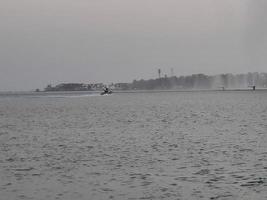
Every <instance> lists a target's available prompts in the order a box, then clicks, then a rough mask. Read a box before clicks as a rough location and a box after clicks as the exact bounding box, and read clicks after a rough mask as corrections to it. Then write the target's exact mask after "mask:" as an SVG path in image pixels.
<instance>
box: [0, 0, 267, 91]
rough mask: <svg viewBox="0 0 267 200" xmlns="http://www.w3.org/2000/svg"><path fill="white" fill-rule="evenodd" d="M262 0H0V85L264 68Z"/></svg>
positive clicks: (266, 20) (266, 6)
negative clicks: (172, 72) (161, 72)
mask: <svg viewBox="0 0 267 200" xmlns="http://www.w3.org/2000/svg"><path fill="white" fill-rule="evenodd" d="M266 10H267V1H266V0H223V1H222V0H45V1H44V0H0V29H1V31H0V70H1V73H0V90H2V91H4V90H22V89H23V90H30V89H34V88H43V87H44V86H46V84H48V83H52V84H57V83H60V82H85V83H89V82H104V83H110V82H131V81H132V80H133V79H140V78H144V79H148V78H155V77H156V76H157V69H158V68H161V69H162V71H163V74H165V73H166V74H170V69H171V68H173V69H174V73H175V75H177V76H179V75H187V74H192V73H206V74H217V73H228V72H229V73H246V72H249V71H259V72H266V71H267V70H266V69H267V68H266V63H267V25H266V24H267V12H266Z"/></svg>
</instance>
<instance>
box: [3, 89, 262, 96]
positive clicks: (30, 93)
mask: <svg viewBox="0 0 267 200" xmlns="http://www.w3.org/2000/svg"><path fill="white" fill-rule="evenodd" d="M167 92H172V93H189V92H267V88H258V89H257V88H256V90H253V89H225V90H222V89H202V90H200V89H198V90H113V93H114V94H127V93H128V94H134V93H167ZM100 93H101V91H40V92H36V91H20V92H19V91H14V92H12V91H9V92H0V95H1V96H4V95H13V96H17V95H38V94H40V95H50V94H100Z"/></svg>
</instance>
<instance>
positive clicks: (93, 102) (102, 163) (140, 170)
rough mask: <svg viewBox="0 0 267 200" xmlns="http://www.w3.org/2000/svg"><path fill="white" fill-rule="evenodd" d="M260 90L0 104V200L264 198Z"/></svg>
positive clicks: (264, 111) (266, 112)
mask: <svg viewBox="0 0 267 200" xmlns="http://www.w3.org/2000/svg"><path fill="white" fill-rule="evenodd" d="M266 134H267V93H266V92H252V91H249V92H203V93H200V92H187V93H186V92H184V93H182V92H181V93H153V94H114V95H111V96H90V95H89V96H81V97H78V98H51V97H50V98H49V97H46V96H41V98H31V96H30V97H29V96H23V95H22V96H21V97H20V98H18V96H7V97H5V98H4V97H3V96H2V97H1V98H0V194H1V195H0V199H1V200H2V199H3V200H14V199H34V200H38V199H40V200H41V199H42V200H49V199H51V200H52V199H64V200H65V199H69V200H70V199H82V200H84V199H90V200H91V199H97V200H98V199H99V200H105V199H116V200H120V199H121V200H126V199H129V200H135V199H176V200H178V199H181V200H184V199H188V200H194V199H214V200H217V199H218V200H222V199H224V200H228V199H231V200H232V199H238V200H250V199H251V200H252V199H253V200H264V199H267V181H266V178H267V135H266Z"/></svg>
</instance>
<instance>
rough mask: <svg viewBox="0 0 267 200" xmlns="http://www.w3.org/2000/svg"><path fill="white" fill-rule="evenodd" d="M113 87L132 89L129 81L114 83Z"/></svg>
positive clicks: (116, 88)
mask: <svg viewBox="0 0 267 200" xmlns="http://www.w3.org/2000/svg"><path fill="white" fill-rule="evenodd" d="M113 88H114V89H115V90H129V89H130V84H129V83H115V84H114V85H113Z"/></svg>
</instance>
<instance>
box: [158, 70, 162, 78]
mask: <svg viewBox="0 0 267 200" xmlns="http://www.w3.org/2000/svg"><path fill="white" fill-rule="evenodd" d="M158 73H159V78H161V70H160V69H158Z"/></svg>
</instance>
